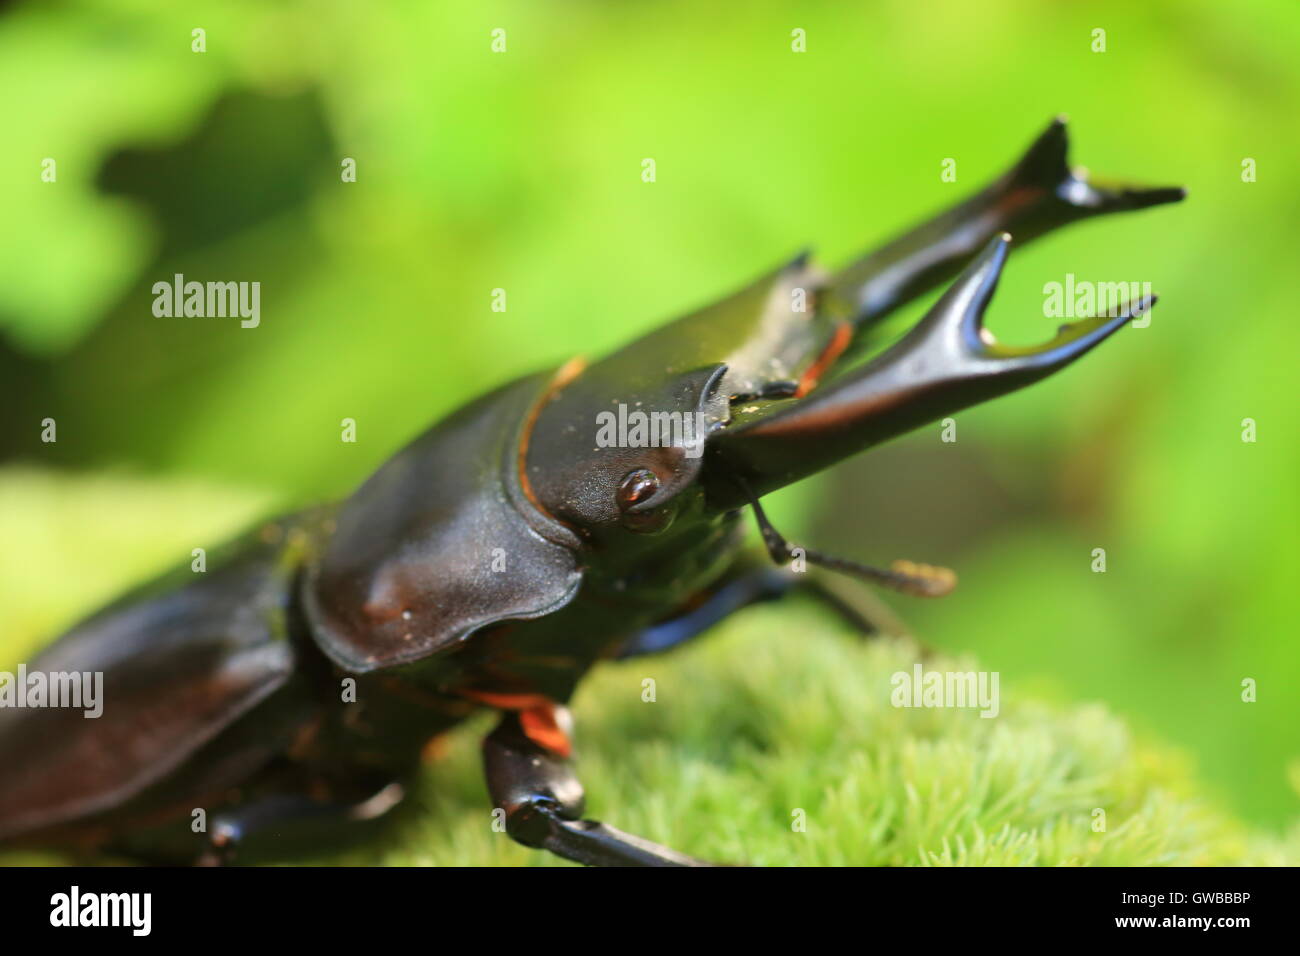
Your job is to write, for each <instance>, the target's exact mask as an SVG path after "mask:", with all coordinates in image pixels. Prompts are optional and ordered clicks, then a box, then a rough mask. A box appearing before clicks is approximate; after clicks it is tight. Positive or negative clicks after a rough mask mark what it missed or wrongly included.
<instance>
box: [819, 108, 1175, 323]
mask: <svg viewBox="0 0 1300 956" xmlns="http://www.w3.org/2000/svg"><path fill="white" fill-rule="evenodd" d="M1068 151H1069V137H1068V135H1067V132H1066V127H1065V119H1064V118H1063V117H1057V118H1056V119H1054V120H1053V121H1052V122H1051V124H1050V125H1049V126H1048V127H1047V129H1046V130H1045V131H1044V132H1043V133H1042V134H1041V135H1040V136H1039V137H1038V139H1037V140H1035V141H1034V143H1033V145H1032V146H1030V147H1029V149H1028V151H1027V152H1026V153H1025V154H1024V156H1023V157H1021V159H1020V160H1019V162H1017V163H1016V165H1015V166H1013V167H1012V168H1011V169H1010V170H1009V171H1008V172H1007V173H1006V174H1004V175H1003V176H1001V177H1000V178H999V179H997V180H995V181H994V182H993V183H990V184H989V185H988V186H987V187H986V188H984V189H983V190H981V191H980V192H978V193H976V194H975V195H974V196H971V197H970V198H969V199H967V200H966V201H965V202H963V203H961V204H960V205H958V206H956V207H954V208H952V209H950V210H948V211H946V212H944V213H941V214H940V215H938V216H936V217H935V218H933V219H931V220H929V221H928V222H925V223H922V224H921V225H919V226H917V227H916V228H914V229H912V230H911V231H909V232H907V233H904V234H903V235H901V236H899V237H898V238H896V239H894V240H893V241H892V242H890V243H889V244H887V245H885V246H884V247H883V248H880V249H878V250H876V251H874V252H872V253H870V254H869V255H867V256H865V257H864V258H862V259H860V260H858V261H857V262H855V263H853V264H851V265H849V266H848V267H846V268H845V269H843V270H842V271H841V272H839V273H838V274H836V275H835V276H833V277H832V278H831V279H830V281H829V282H828V284H827V285H826V286H825V288H824V289H823V291H822V292H820V293H819V300H821V301H824V302H825V304H826V307H827V308H830V309H831V310H832V311H834V312H836V313H838V314H841V315H842V316H843V317H845V318H848V319H850V320H851V321H852V322H853V324H854V325H855V326H857V328H858V330H859V332H861V331H862V330H864V329H866V328H868V327H870V326H872V325H875V324H876V323H878V322H879V321H880V320H881V319H883V318H884V317H885V316H886V315H888V314H889V313H890V312H892V311H893V310H894V309H896V308H897V307H899V306H900V305H902V304H903V303H905V302H908V301H909V300H911V299H914V298H916V297H917V296H919V295H922V294H923V293H925V292H927V291H928V290H930V289H932V288H934V287H935V286H937V285H939V284H941V283H943V282H945V281H947V280H948V279H950V278H951V277H952V276H953V275H955V274H956V273H957V272H958V270H959V269H960V268H961V266H962V265H963V264H964V263H965V262H966V261H967V260H968V259H969V258H970V257H971V256H973V255H974V254H975V253H976V252H978V251H979V250H980V248H981V247H982V246H983V245H984V244H985V243H986V242H988V241H989V240H990V239H991V238H993V237H994V236H997V235H998V234H1000V233H1002V232H1010V233H1012V234H1013V235H1015V237H1016V242H1017V243H1025V242H1028V241H1030V240H1032V239H1035V238H1037V237H1038V236H1041V235H1044V234H1046V233H1048V232H1051V231H1052V230H1053V229H1056V228H1058V227H1060V226H1064V225H1067V224H1069V223H1072V222H1076V221H1078V220H1080V219H1086V218H1089V217H1092V216H1099V215H1104V214H1106V213H1111V212H1125V211H1129V210H1135V209H1145V208H1147V207H1149V206H1159V205H1162V204H1164V203H1171V202H1178V201H1179V200H1181V199H1183V198H1184V197H1185V196H1186V191H1185V190H1183V189H1182V188H1179V187H1159V188H1144V187H1138V186H1124V185H1112V184H1107V183H1104V182H1098V181H1095V180H1093V179H1091V178H1090V177H1089V175H1088V173H1087V171H1086V170H1084V169H1082V168H1073V169H1072V168H1071V167H1070V165H1069V161H1068ZM866 338H867V337H866V336H863V335H861V334H859V335H857V336H856V337H855V342H854V345H855V346H858V345H860V344H861V343H862V341H863V340H865V339H866Z"/></svg>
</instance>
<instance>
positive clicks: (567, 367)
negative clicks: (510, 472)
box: [518, 355, 587, 531]
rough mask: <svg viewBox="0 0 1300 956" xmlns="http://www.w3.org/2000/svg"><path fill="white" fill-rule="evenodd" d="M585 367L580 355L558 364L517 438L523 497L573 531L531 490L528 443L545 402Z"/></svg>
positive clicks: (585, 363) (584, 360)
mask: <svg viewBox="0 0 1300 956" xmlns="http://www.w3.org/2000/svg"><path fill="white" fill-rule="evenodd" d="M586 368H587V360H586V359H584V358H583V357H582V356H581V355H576V356H574V357H573V358H571V359H569V360H568V361H567V362H565V363H564V364H563V365H561V366H560V369H559V371H557V372H556V373H555V375H554V376H553V377H552V378H551V381H550V383H549V384H547V386H546V390H545V391H544V392H542V394H541V396H540V397H539V398H538V399H537V401H536V402H535V403H534V405H533V407H532V408H531V409H530V410H529V412H528V420H527V421H526V422H524V429H523V432H522V434H521V435H520V438H519V459H518V468H519V487H520V488H521V489H523V492H524V497H525V498H527V499H528V501H529V503H530V504H531V505H532V506H533V507H534V508H536V509H537V510H538V511H540V512H541V513H542V514H544V515H546V517H548V518H550V519H551V520H552V521H554V522H556V523H558V524H562V525H564V526H565V527H566V528H569V529H570V530H573V531H576V530H577V529H576V528H573V527H572V526H571V525H569V524H568V523H567V522H564V521H561V520H560V519H559V518H557V517H555V515H553V514H551V513H550V512H549V511H548V510H546V507H545V506H544V505H543V504H542V503H541V501H540V500H538V498H537V495H536V494H535V493H534V492H533V484H532V482H530V481H529V480H528V443H529V442H530V441H532V438H533V427H534V426H535V425H536V424H537V419H538V417H539V416H540V415H541V414H542V409H543V408H545V407H546V403H547V402H549V401H550V400H551V399H552V398H554V397H555V395H556V393H558V392H559V391H560V389H562V388H564V386H566V385H568V384H569V383H570V382H572V381H573V380H574V379H575V378H577V377H578V376H579V375H581V374H582V373H583V371H584V370H585V369H586Z"/></svg>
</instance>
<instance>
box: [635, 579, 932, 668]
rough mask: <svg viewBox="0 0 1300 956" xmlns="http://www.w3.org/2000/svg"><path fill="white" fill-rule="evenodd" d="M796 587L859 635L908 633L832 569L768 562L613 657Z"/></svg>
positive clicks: (686, 635) (686, 638) (673, 641)
mask: <svg viewBox="0 0 1300 956" xmlns="http://www.w3.org/2000/svg"><path fill="white" fill-rule="evenodd" d="M794 591H799V592H801V593H805V594H807V595H808V596H810V597H812V598H814V599H816V600H817V601H819V602H820V603H822V604H824V605H825V606H827V607H828V608H830V609H831V610H832V611H834V612H835V613H836V614H837V615H838V616H839V617H840V618H841V619H843V620H844V621H845V622H846V623H847V624H848V625H849V626H850V627H852V628H853V629H854V630H855V631H856V632H857V633H858V634H859V635H861V636H863V637H870V636H872V635H875V634H893V635H895V636H898V637H911V634H910V633H909V632H908V630H907V627H906V625H904V624H903V623H902V621H900V620H899V619H898V617H897V616H895V615H894V613H893V612H892V611H890V609H889V608H888V607H886V606H885V605H884V603H883V602H881V601H880V600H879V599H878V598H876V596H875V595H874V594H871V593H870V591H868V590H867V589H866V588H859V589H856V590H854V591H851V592H850V591H848V590H847V589H845V588H842V587H840V586H839V581H838V580H837V579H835V577H834V576H833V575H824V574H822V573H819V570H818V569H817V568H810V569H808V571H806V572H794V571H792V570H791V569H790V568H788V567H786V568H773V567H771V566H770V565H763V566H761V567H751V566H749V565H748V564H746V566H745V567H744V569H743V570H742V571H740V572H738V573H736V574H734V575H732V576H730V577H728V578H727V579H725V580H724V581H723V582H722V584H721V585H719V586H717V587H715V588H714V589H713V590H712V591H711V592H710V593H709V594H708V596H707V597H706V598H705V599H704V600H703V601H702V602H701V603H699V604H698V605H696V606H694V607H692V608H690V609H689V610H686V611H683V612H682V613H680V614H676V615H674V616H673V617H670V618H668V619H666V620H663V621H660V622H658V623H656V624H652V625H650V626H649V627H647V628H645V629H644V630H642V631H638V632H637V633H635V634H633V635H632V636H631V637H629V638H628V639H627V640H626V641H624V642H623V643H622V644H620V645H619V646H618V647H617V648H616V649H615V650H614V652H613V654H611V655H610V656H611V658H612V659H613V660H626V659H628V658H632V657H644V656H646V655H648V654H662V653H664V652H665V651H669V650H672V649H673V648H675V647H679V646H681V645H683V644H686V643H689V642H690V641H692V640H694V639H695V638H696V637H699V636H700V635H701V634H704V633H706V632H707V631H709V630H710V629H711V628H713V627H714V625H716V624H718V623H720V622H721V621H723V620H724V619H726V618H728V617H730V616H731V615H732V614H734V613H736V612H737V611H740V610H743V609H744V608H747V607H750V606H751V605H754V604H760V603H762V602H764V601H773V600H776V599H778V598H781V597H784V596H785V595H786V594H789V593H791V592H794Z"/></svg>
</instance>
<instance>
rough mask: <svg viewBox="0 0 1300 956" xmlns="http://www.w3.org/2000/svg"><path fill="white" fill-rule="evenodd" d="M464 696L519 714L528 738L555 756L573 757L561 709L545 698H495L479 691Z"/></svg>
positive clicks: (495, 695)
mask: <svg viewBox="0 0 1300 956" xmlns="http://www.w3.org/2000/svg"><path fill="white" fill-rule="evenodd" d="M461 693H462V694H464V696H466V697H468V698H470V699H471V700H476V701H479V702H480V703H484V704H487V705H488V706H489V707H495V708H497V709H498V710H513V711H516V712H518V714H519V726H520V727H521V728H522V729H523V731H524V736H525V737H527V738H528V739H529V740H531V741H532V742H533V743H535V744H537V746H539V747H541V748H542V749H544V750H549V751H550V752H551V753H553V754H555V755H556V756H559V757H564V758H566V759H567V758H569V757H571V756H572V755H573V743H572V742H571V741H570V740H569V735H568V734H566V733H565V732H564V729H563V728H562V727H560V720H559V709H560V705H559V704H557V703H556V702H555V701H553V700H551V699H550V698H549V697H547V696H546V695H545V694H494V693H492V692H491V691H480V690H466V691H461Z"/></svg>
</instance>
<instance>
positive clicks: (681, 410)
mask: <svg viewBox="0 0 1300 956" xmlns="http://www.w3.org/2000/svg"><path fill="white" fill-rule="evenodd" d="M650 370H654V371H657V372H659V373H661V374H659V375H651V374H649V371H650ZM664 371H665V369H664V366H663V364H662V363H655V362H653V360H652V361H651V362H650V363H647V362H646V359H645V357H644V356H643V355H639V354H638V353H637V352H636V351H635V350H631V349H625V350H623V351H621V352H618V353H615V354H614V355H612V356H610V357H609V358H607V359H605V360H604V361H602V362H599V363H597V364H595V365H593V366H591V367H590V368H587V369H585V370H582V371H581V372H578V371H577V370H573V371H572V372H571V374H568V375H566V374H565V373H564V372H562V373H561V374H560V375H559V376H557V379H556V382H555V383H554V385H553V386H552V389H551V393H550V394H549V395H548V396H547V397H546V398H544V399H543V401H542V402H541V404H540V405H539V407H538V410H537V412H536V417H535V420H534V422H533V423H532V427H531V428H530V430H529V434H528V440H527V446H526V448H525V449H524V450H523V460H522V463H521V464H522V469H523V471H522V474H523V476H524V480H525V486H526V488H527V490H528V492H529V494H530V495H531V497H532V498H533V500H534V502H535V503H536V504H537V505H539V506H540V507H541V508H542V509H543V510H545V511H546V512H547V513H548V514H550V515H552V516H553V517H555V518H557V519H558V520H559V521H561V522H563V523H564V524H566V525H568V526H570V527H571V528H573V529H574V530H576V531H578V533H579V534H581V535H583V537H585V538H587V539H597V540H601V539H606V538H609V537H611V536H626V535H627V534H628V533H631V534H633V535H655V534H661V533H663V532H665V531H667V530H668V529H669V528H670V527H671V526H672V525H673V523H674V521H675V519H676V518H677V516H678V515H679V514H680V513H681V512H682V511H683V510H688V509H690V508H693V507H697V506H698V505H699V503H700V501H699V499H700V497H701V495H700V492H699V488H698V481H697V479H698V477H699V474H700V469H701V466H702V463H703V454H704V446H705V439H706V436H707V434H708V433H709V431H710V430H712V429H713V428H715V427H717V426H718V425H719V424H720V423H721V422H722V421H723V420H724V419H725V416H726V414H727V402H726V398H725V396H723V395H722V394H721V393H720V390H719V383H720V380H721V378H722V375H723V372H724V371H725V368H724V366H721V365H713V366H704V367H696V368H690V369H685V370H681V371H678V370H675V369H673V368H671V367H669V368H668V369H667V373H668V374H666V375H664V374H662V373H663V372H664Z"/></svg>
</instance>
